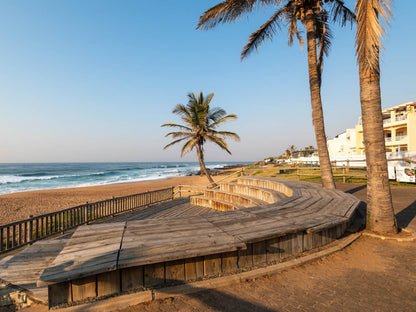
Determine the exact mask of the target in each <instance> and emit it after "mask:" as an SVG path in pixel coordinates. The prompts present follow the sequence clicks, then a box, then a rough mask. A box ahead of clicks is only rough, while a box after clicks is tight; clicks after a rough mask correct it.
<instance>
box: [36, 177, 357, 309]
mask: <svg viewBox="0 0 416 312" xmlns="http://www.w3.org/2000/svg"><path fill="white" fill-rule="evenodd" d="M231 189H233V190H234V191H237V192H239V193H240V194H241V195H242V196H247V195H246V193H248V192H250V194H251V196H253V194H258V197H257V198H255V199H254V201H256V202H257V204H258V205H256V206H254V207H246V208H240V207H239V205H238V204H235V203H231V204H232V206H233V207H234V208H233V210H230V211H216V212H212V213H206V214H202V215H196V216H187V217H170V218H165V219H163V218H159V219H147V220H135V221H125V222H116V223H111V224H97V225H85V226H82V227H79V228H78V229H77V231H76V232H75V234H74V235H73V236H72V238H71V239H70V240H69V241H68V242H67V244H66V246H65V247H64V248H63V250H62V251H61V252H60V253H59V255H58V256H57V257H56V259H55V260H54V261H53V262H52V263H51V264H50V266H49V267H48V268H46V269H45V270H44V272H43V274H42V275H41V277H40V279H39V281H38V286H44V285H47V286H48V296H49V306H50V307H54V306H58V305H63V304H67V303H77V302H81V301H85V300H86V299H89V298H93V299H98V298H105V297H108V296H112V295H116V294H122V293H127V292H132V291H141V290H145V289H149V288H159V287H164V286H167V285H172V284H181V283H186V282H189V281H195V280H200V279H203V278H212V277H216V276H219V275H224V274H232V273H237V272H241V271H244V270H250V269H253V268H256V267H259V266H266V265H268V264H273V263H276V262H279V261H284V259H285V258H287V257H291V256H294V255H296V254H299V253H302V252H304V251H307V250H310V249H313V248H316V247H321V246H324V245H326V244H328V243H330V242H332V241H333V240H335V239H336V238H339V237H340V236H342V235H343V233H344V231H345V230H346V228H347V226H348V224H349V223H350V222H351V220H352V217H353V214H354V211H355V209H356V208H357V207H358V205H359V203H360V201H359V200H358V199H357V198H355V197H354V196H352V195H350V194H346V193H343V192H341V191H337V190H323V189H322V188H321V187H320V186H319V185H318V184H314V183H307V182H299V181H290V180H277V179H272V178H239V179H238V181H237V183H234V184H231V186H228V187H227V189H226V190H225V189H224V190H222V191H221V192H223V193H222V195H218V193H217V194H213V193H212V192H210V191H208V192H207V194H208V195H209V196H220V197H221V196H223V197H224V198H225V197H226V198H228V199H231V200H232V201H236V202H237V203H241V201H239V200H238V199H236V198H235V197H234V195H227V194H225V193H230V192H229V191H230V190H231ZM256 189H257V190H256ZM274 192H278V193H280V195H278V194H277V193H274ZM234 194H235V193H234ZM282 194H283V195H282ZM255 196H256V195H255ZM259 197H261V198H259ZM273 198H274V200H272V199H273ZM281 198H283V199H281ZM259 200H260V201H261V202H258V201H259ZM210 201H211V203H212V202H215V201H220V202H221V199H217V198H211V199H210ZM268 201H269V202H268ZM215 205H216V204H215ZM230 207H231V206H230ZM235 208H239V209H235Z"/></svg>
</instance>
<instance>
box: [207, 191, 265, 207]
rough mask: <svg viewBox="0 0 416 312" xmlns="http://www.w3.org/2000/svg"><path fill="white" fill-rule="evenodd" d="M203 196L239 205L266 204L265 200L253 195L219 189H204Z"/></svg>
mask: <svg viewBox="0 0 416 312" xmlns="http://www.w3.org/2000/svg"><path fill="white" fill-rule="evenodd" d="M204 197H205V198H209V199H219V200H221V201H224V202H228V203H231V204H234V205H237V206H240V207H254V206H260V205H264V204H266V202H264V201H262V200H259V199H255V198H253V197H249V196H245V195H240V194H235V193H230V192H225V191H221V190H212V189H211V190H205V191H204Z"/></svg>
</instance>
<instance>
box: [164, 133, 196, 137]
mask: <svg viewBox="0 0 416 312" xmlns="http://www.w3.org/2000/svg"><path fill="white" fill-rule="evenodd" d="M193 135H194V133H193V132H169V133H168V134H166V135H165V137H166V138H167V137H172V138H178V137H188V138H191V137H192V136H193Z"/></svg>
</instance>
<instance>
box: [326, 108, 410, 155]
mask: <svg viewBox="0 0 416 312" xmlns="http://www.w3.org/2000/svg"><path fill="white" fill-rule="evenodd" d="M382 113H383V128H384V139H385V143H386V151H387V152H405V151H416V102H409V103H404V104H401V105H397V106H394V107H390V108H387V109H385V110H383V112H382ZM328 151H329V154H330V156H331V158H332V157H337V156H338V157H339V156H352V155H365V147H364V137H363V126H362V123H361V117H360V118H359V122H358V124H357V125H356V126H355V128H352V129H347V130H346V131H345V132H343V133H341V134H339V135H338V136H336V137H335V138H334V139H331V140H328Z"/></svg>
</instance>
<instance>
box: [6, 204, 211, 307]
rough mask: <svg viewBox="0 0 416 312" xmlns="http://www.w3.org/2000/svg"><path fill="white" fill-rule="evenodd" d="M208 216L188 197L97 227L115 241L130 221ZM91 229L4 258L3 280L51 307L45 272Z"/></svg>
mask: <svg viewBox="0 0 416 312" xmlns="http://www.w3.org/2000/svg"><path fill="white" fill-rule="evenodd" d="M206 213H212V209H209V208H204V207H197V206H192V205H191V204H190V203H189V199H188V198H181V199H176V200H173V201H170V202H166V203H163V204H160V205H156V206H151V207H146V208H141V209H138V210H136V211H132V212H129V213H126V214H121V215H118V216H115V217H113V218H110V219H107V220H104V221H101V222H97V224H104V226H102V227H101V228H102V229H104V228H105V226H106V227H107V231H104V234H105V233H108V236H109V237H110V240H111V237H114V235H115V232H116V226H114V224H113V223H120V222H122V223H123V222H125V221H128V220H145V219H159V218H160V219H162V218H169V217H188V216H194V215H199V214H206ZM123 224H124V223H123ZM88 228H90V226H85V229H84V227H81V229H84V230H81V231H79V233H78V231H77V234H76V235H75V234H74V232H71V233H68V234H65V235H64V236H63V237H60V238H52V239H46V240H42V241H38V242H36V243H34V244H33V245H31V246H28V247H25V248H24V249H23V250H22V251H20V252H18V253H16V254H15V255H12V256H7V255H5V256H3V258H2V259H0V280H3V281H4V283H5V284H12V285H13V286H14V288H13V289H10V290H9V291H10V292H14V291H16V289H21V290H23V291H27V294H28V295H29V296H30V297H32V298H35V299H36V300H38V301H41V302H44V303H45V304H47V303H48V288H47V287H46V286H43V287H38V286H37V285H36V283H37V281H38V280H39V278H40V276H41V274H42V273H43V272H44V270H45V269H46V268H48V267H49V266H50V265H51V263H52V262H53V261H54V260H55V258H56V257H57V256H58V255H59V253H60V252H61V251H62V249H63V248H64V247H65V245H66V244H67V243H68V241H69V239H70V238H71V242H70V243H68V247H70V246H73V245H75V244H76V242H79V241H80V240H81V241H82V240H83V238H82V235H83V233H87V232H88V231H86V230H87V229H88ZM110 230H111V231H110ZM99 233H101V232H99ZM87 236H88V234H87ZM102 238H104V240H103V242H104V243H108V241H107V242H106V241H105V236H103V237H102ZM119 244H120V242H119V241H118V245H119ZM92 245H97V244H96V242H93V243H92ZM84 247H85V248H88V249H90V248H91V246H89V245H88V244H85V245H84ZM68 250H71V249H68ZM91 250H94V252H95V251H96V250H95V249H91Z"/></svg>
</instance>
